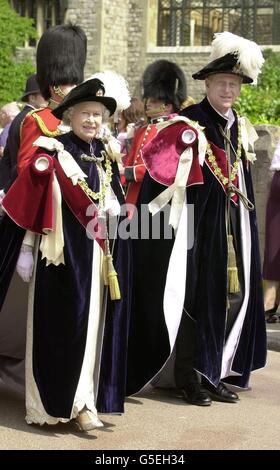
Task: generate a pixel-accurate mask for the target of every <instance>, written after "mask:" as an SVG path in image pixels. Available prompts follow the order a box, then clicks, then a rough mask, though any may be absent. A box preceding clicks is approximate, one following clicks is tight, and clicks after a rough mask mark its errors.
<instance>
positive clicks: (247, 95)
mask: <svg viewBox="0 0 280 470" xmlns="http://www.w3.org/2000/svg"><path fill="white" fill-rule="evenodd" d="M264 57H265V63H264V65H263V68H262V73H261V74H260V75H259V79H258V85H257V86H252V85H243V86H242V90H241V94H240V98H239V99H238V101H237V102H236V104H235V108H236V110H237V112H238V113H239V114H240V115H244V116H247V117H248V119H249V120H250V121H251V122H252V123H253V124H275V125H280V53H279V52H273V51H272V50H271V49H266V50H265V51H264Z"/></svg>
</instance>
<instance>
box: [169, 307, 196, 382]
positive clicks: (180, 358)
mask: <svg viewBox="0 0 280 470" xmlns="http://www.w3.org/2000/svg"><path fill="white" fill-rule="evenodd" d="M195 344H196V322H195V321H194V320H192V319H191V318H190V317H189V316H188V315H187V314H186V312H183V314H182V319H181V323H180V326H179V330H178V334H177V339H176V355H175V369H174V374H175V384H176V387H178V388H183V387H185V385H186V384H187V383H189V382H193V381H196V382H197V381H198V376H197V373H196V372H195V371H194V370H193V358H194V350H195Z"/></svg>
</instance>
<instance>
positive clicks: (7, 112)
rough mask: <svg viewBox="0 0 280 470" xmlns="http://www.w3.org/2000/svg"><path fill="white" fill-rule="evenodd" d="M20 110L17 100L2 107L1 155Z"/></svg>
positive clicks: (0, 115) (0, 124) (0, 110)
mask: <svg viewBox="0 0 280 470" xmlns="http://www.w3.org/2000/svg"><path fill="white" fill-rule="evenodd" d="M19 112H20V108H19V106H18V104H17V103H16V102H15V101H12V102H11V103H7V104H5V105H4V106H2V108H1V109H0V127H2V128H3V130H2V132H1V134H0V157H2V156H3V153H4V148H5V145H6V142H7V138H8V134H9V129H10V126H11V123H12V121H13V119H14V118H15V117H16V115H17V114H18V113H19Z"/></svg>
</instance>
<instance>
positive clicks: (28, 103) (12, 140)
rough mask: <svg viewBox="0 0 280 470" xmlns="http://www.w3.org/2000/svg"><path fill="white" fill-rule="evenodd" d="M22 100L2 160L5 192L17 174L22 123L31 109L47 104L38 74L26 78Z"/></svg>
mask: <svg viewBox="0 0 280 470" xmlns="http://www.w3.org/2000/svg"><path fill="white" fill-rule="evenodd" d="M20 101H22V102H23V103H25V106H24V108H23V109H22V110H21V111H20V112H19V113H18V114H17V116H16V117H15V118H14V119H13V121H12V122H11V126H10V129H9V134H8V138H7V142H6V146H5V149H4V154H3V158H2V159H1V161H0V188H1V189H2V188H3V189H4V192H5V193H6V192H7V190H8V188H9V185H10V178H11V180H12V181H13V180H14V179H15V177H16V174H17V170H16V165H17V154H18V149H19V145H20V129H21V123H22V121H23V120H24V118H25V116H26V115H27V114H28V113H29V112H30V111H32V110H34V109H40V108H45V107H46V106H47V101H46V100H45V99H44V98H43V96H42V95H41V92H40V88H39V85H38V82H37V79H36V74H33V75H30V77H28V79H27V80H26V84H25V90H24V93H23V95H22V97H21V98H20ZM13 175H15V176H13Z"/></svg>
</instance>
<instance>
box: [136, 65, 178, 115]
mask: <svg viewBox="0 0 280 470" xmlns="http://www.w3.org/2000/svg"><path fill="white" fill-rule="evenodd" d="M143 89H144V93H143V97H144V98H155V99H158V100H164V101H165V103H166V104H168V103H172V104H173V107H174V111H179V109H180V107H181V104H182V103H183V101H184V100H185V99H186V96H187V85H186V79H185V75H184V72H183V70H182V69H181V68H180V67H179V66H178V65H177V64H175V63H174V62H169V61H168V60H164V59H162V60H156V61H155V62H153V63H152V64H150V65H148V67H147V68H146V70H145V72H144V74H143Z"/></svg>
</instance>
